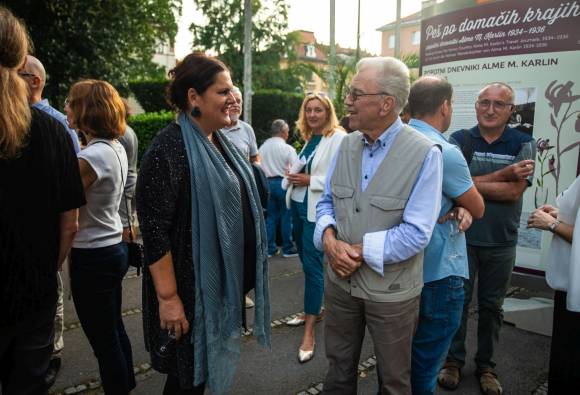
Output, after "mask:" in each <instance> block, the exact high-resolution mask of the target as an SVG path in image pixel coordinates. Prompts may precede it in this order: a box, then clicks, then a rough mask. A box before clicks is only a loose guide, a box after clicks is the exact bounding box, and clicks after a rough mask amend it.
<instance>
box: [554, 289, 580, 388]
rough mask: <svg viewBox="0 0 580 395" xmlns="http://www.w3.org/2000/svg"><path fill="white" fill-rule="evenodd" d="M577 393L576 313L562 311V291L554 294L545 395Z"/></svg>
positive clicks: (579, 324) (579, 322) (579, 337)
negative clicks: (552, 325) (546, 394)
mask: <svg viewBox="0 0 580 395" xmlns="http://www.w3.org/2000/svg"><path fill="white" fill-rule="evenodd" d="M579 393H580V313H576V312H573V311H569V310H567V309H566V292H562V291H556V293H555V295H554V327H553V329H552V346H551V349H550V373H549V376H548V395H564V394H579Z"/></svg>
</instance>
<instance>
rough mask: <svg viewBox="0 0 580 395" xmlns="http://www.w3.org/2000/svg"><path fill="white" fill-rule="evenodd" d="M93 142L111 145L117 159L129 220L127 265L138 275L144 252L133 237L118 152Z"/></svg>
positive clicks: (121, 164)
mask: <svg viewBox="0 0 580 395" xmlns="http://www.w3.org/2000/svg"><path fill="white" fill-rule="evenodd" d="M95 143H102V144H106V145H108V146H109V147H111V149H112V150H113V152H114V153H115V155H116V156H117V160H118V161H119V166H120V169H121V183H122V185H121V188H123V199H124V200H125V209H126V210H127V222H129V242H128V243H126V244H127V248H128V252H129V257H128V260H129V266H133V267H134V268H136V269H137V275H138V276H139V275H140V274H141V269H142V268H143V262H144V261H145V252H144V250H143V244H141V243H138V242H137V241H135V240H134V239H133V226H132V225H131V223H132V222H133V221H132V218H131V213H130V211H129V203H127V194H125V184H126V182H127V180H124V181H123V163H121V158H119V154H117V151H115V148H114V147H113V146H111V145H110V144H109V143H106V142H104V141H96V142H95Z"/></svg>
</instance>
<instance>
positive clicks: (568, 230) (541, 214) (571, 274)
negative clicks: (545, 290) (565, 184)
mask: <svg viewBox="0 0 580 395" xmlns="http://www.w3.org/2000/svg"><path fill="white" fill-rule="evenodd" d="M556 204H557V206H558V207H557V208H556V207H554V206H550V205H548V204H546V205H544V206H542V207H540V208H538V209H537V210H535V211H534V212H533V213H532V215H530V218H529V219H528V228H538V229H542V230H548V231H550V232H552V233H553V234H554V237H553V238H552V244H551V245H550V252H549V255H548V270H547V273H546V280H547V281H548V284H549V285H550V287H552V288H553V289H554V290H555V291H556V292H555V295H554V328H553V332H552V346H551V350H550V373H549V378H548V394H549V395H554V394H571V393H578V391H580V227H575V224H576V222H579V223H580V210H579V209H578V208H579V207H580V177H577V178H576V180H575V181H574V182H573V183H572V185H570V187H569V188H568V189H567V190H566V191H564V192H563V193H562V194H560V196H558V198H557V199H556Z"/></svg>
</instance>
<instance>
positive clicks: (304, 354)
mask: <svg viewBox="0 0 580 395" xmlns="http://www.w3.org/2000/svg"><path fill="white" fill-rule="evenodd" d="M315 347H316V345H315ZM315 347H314V348H315ZM314 348H312V350H310V351H304V350H302V349H301V348H299V349H298V362H300V363H306V362H308V361H310V360H311V359H312V358H314Z"/></svg>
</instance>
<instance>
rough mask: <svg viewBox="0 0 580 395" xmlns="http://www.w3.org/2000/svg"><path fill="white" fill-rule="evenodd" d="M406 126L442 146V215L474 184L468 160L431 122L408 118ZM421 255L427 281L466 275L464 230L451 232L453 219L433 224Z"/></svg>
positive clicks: (467, 271)
mask: <svg viewBox="0 0 580 395" xmlns="http://www.w3.org/2000/svg"><path fill="white" fill-rule="evenodd" d="M409 126H411V127H412V128H414V129H416V130H418V131H419V132H421V133H423V134H424V135H425V136H427V137H428V138H429V139H430V140H431V141H433V142H435V143H437V144H439V145H440V146H441V149H442V154H443V187H442V192H443V193H442V196H441V211H440V213H439V217H441V216H443V215H445V214H446V213H447V212H449V210H451V209H452V208H453V206H454V201H453V200H454V199H456V198H458V197H459V196H461V195H463V194H464V193H465V192H467V191H468V190H469V189H470V188H471V187H472V186H473V181H472V180H471V175H470V174H469V168H468V167H467V162H466V161H465V158H464V157H463V154H462V153H461V151H459V149H458V148H457V147H456V146H455V145H454V144H451V143H449V142H448V141H447V139H446V138H445V136H443V135H442V134H441V133H440V132H439V131H438V130H436V129H435V128H433V127H432V126H431V125H429V124H427V123H425V122H423V121H420V120H417V119H411V121H410V122H409ZM424 254H425V255H424V259H423V262H424V263H423V280H424V282H426V283H428V282H431V281H436V280H440V279H442V278H445V277H449V276H459V277H463V278H469V268H468V264H467V248H466V245H465V233H463V232H460V233H457V232H455V233H453V232H452V222H450V221H448V222H446V223H444V224H439V223H437V224H435V228H434V229H433V234H432V235H431V241H430V242H429V244H428V245H427V247H426V248H425V252H424Z"/></svg>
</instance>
